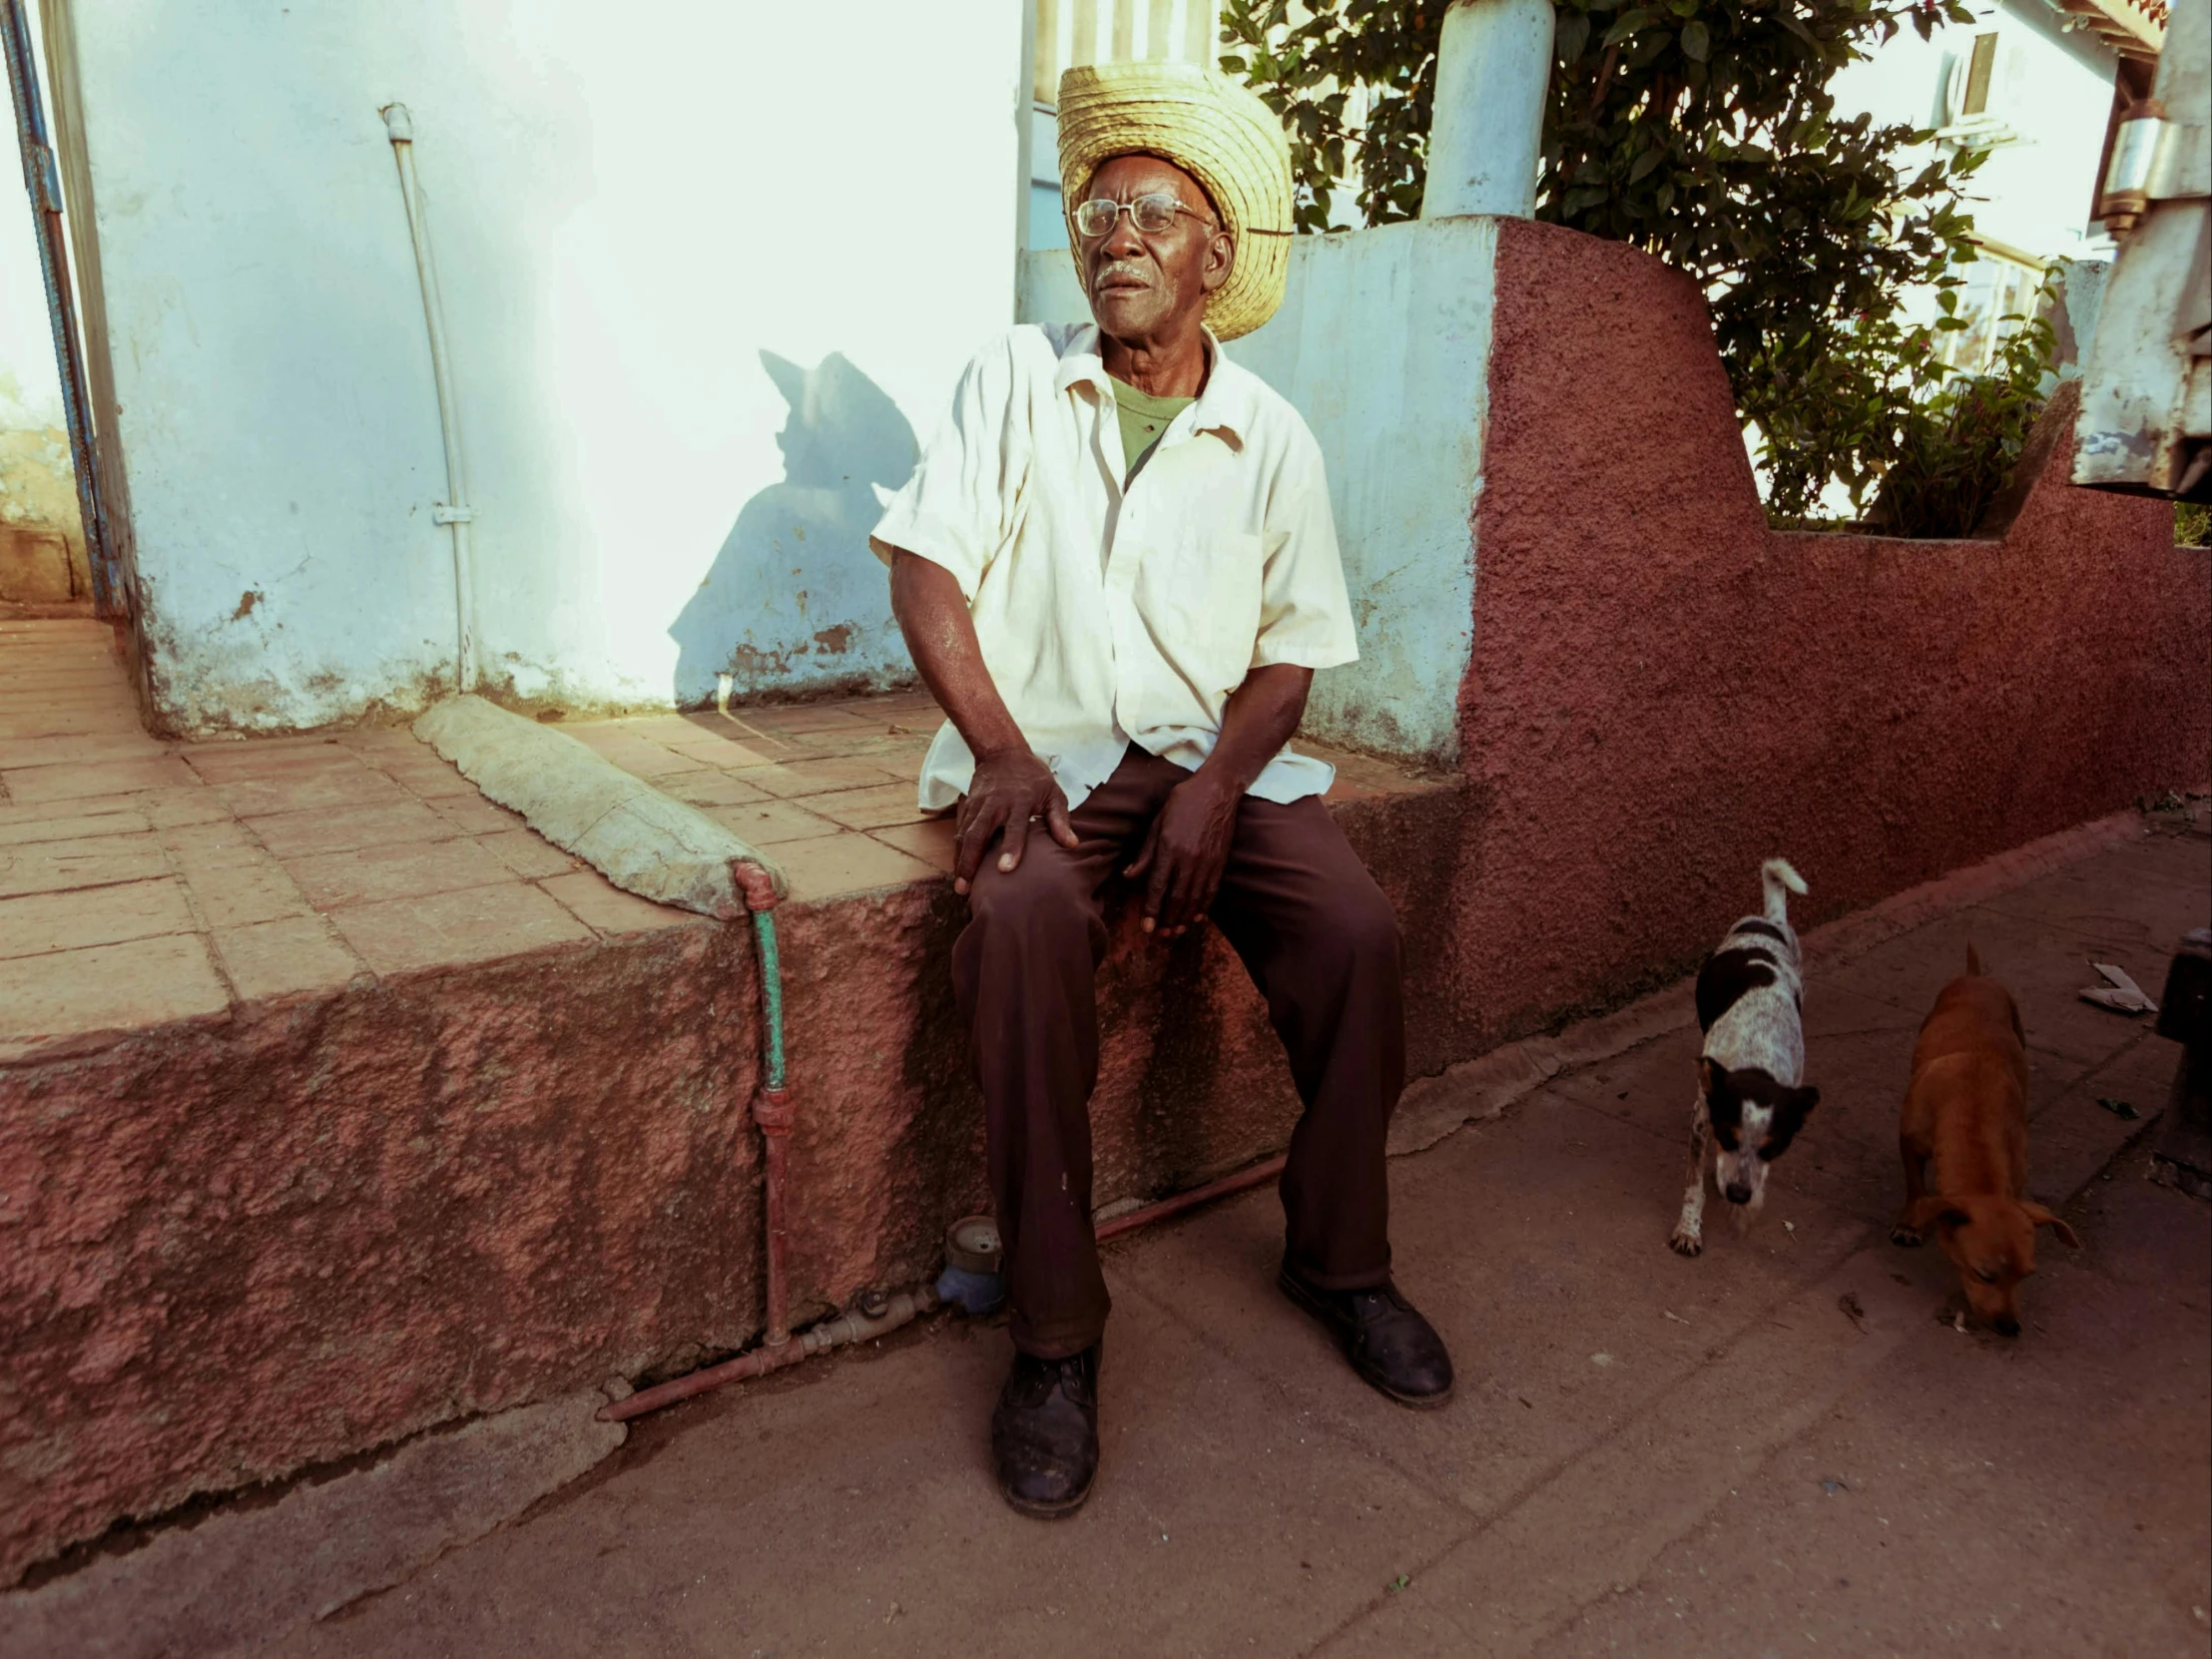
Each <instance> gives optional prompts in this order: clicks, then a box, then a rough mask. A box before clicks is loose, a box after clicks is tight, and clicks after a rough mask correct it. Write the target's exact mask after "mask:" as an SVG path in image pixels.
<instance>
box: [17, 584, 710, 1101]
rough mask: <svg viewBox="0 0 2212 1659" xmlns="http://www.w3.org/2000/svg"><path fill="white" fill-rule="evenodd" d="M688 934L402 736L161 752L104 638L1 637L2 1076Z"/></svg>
mask: <svg viewBox="0 0 2212 1659" xmlns="http://www.w3.org/2000/svg"><path fill="white" fill-rule="evenodd" d="M683 919H685V918H683V917H682V916H681V915H679V914H676V913H674V912H669V911H664V910H662V909H661V908H660V907H659V906H656V905H652V904H647V903H645V902H643V901H642V900H639V899H635V898H632V897H631V896H630V895H629V894H627V893H623V892H620V891H618V890H616V889H615V888H614V887H612V886H610V885H608V883H607V882H605V881H604V880H602V879H601V878H600V877H599V875H598V874H597V873H595V872H593V871H591V870H589V869H586V868H583V867H582V866H580V865H579V864H578V863H577V862H576V861H575V860H574V859H572V858H570V857H568V856H567V855H566V854H565V853H563V852H561V851H560V850H559V849H557V848H555V847H553V846H551V845H549V844H548V843H546V842H545V841H543V840H541V839H540V838H539V837H538V836H537V835H535V834H533V833H532V832H531V831H530V830H527V829H525V828H523V826H522V821H521V820H520V819H518V818H516V817H514V816H513V815H512V814H510V813H506V812H503V811H501V810H500V809H499V808H497V807H494V806H492V805H491V804H490V803H489V802H487V801H485V800H483V799H482V797H480V796H479V795H478V794H477V793H476V790H475V788H474V786H472V785H471V784H470V783H469V782H468V781H467V780H466V779H464V778H463V777H461V775H460V774H459V773H458V772H456V771H455V770H454V769H453V768H452V767H450V766H447V765H446V764H445V763H444V762H443V761H441V760H439V759H438V758H437V756H436V755H435V754H433V753H432V752H431V751H430V750H429V749H428V748H427V747H425V746H424V745H422V744H420V743H417V742H416V741H415V740H414V739H413V738H412V737H410V736H409V735H408V734H406V733H405V732H403V731H393V730H389V729H375V728H369V729H362V730H359V731H353V732H347V733H344V734H342V735H340V736H337V737H332V738H298V739H277V740H269V741H263V742H254V743H212V744H190V745H185V744H172V743H164V742H161V741H159V740H157V739H155V738H151V737H149V736H147V735H146V733H145V732H144V731H142V730H141V729H140V727H139V723H138V717H137V711H136V709H135V707H134V705H133V702H132V698H131V693H130V688H129V687H128V685H127V684H126V683H125V681H124V677H123V673H122V670H121V669H120V667H119V666H118V664H117V662H116V660H115V658H114V655H113V653H112V652H111V650H110V648H109V644H108V631H107V629H106V628H105V627H103V626H102V625H100V624H97V623H93V622H90V621H36V622H15V623H0V1059H6V1058H17V1057H22V1056H24V1055H26V1054H30V1053H35V1052H44V1051H46V1050H48V1049H50V1048H52V1047H53V1046H55V1045H57V1044H60V1045H64V1046H68V1045H73V1044H75V1043H81V1042H84V1041H87V1040H93V1039H96V1038H97V1037H98V1036H99V1034H101V1033H110V1032H115V1031H119V1030H124V1029H129V1028H133V1027H139V1026H145V1025H151V1024H156V1023H160V1022H163V1021H167V1020H175V1019H188V1018H192V1017H195V1016H219V1015H222V1014H223V1013H225V1012H226V1011H227V1010H228V1009H229V1008H230V1007H231V1006H232V1005H233V1004H236V1003H251V1002H255V1001H259V1000H262V999H264V998H268V997H274V996H281V995H285V994H288V993H292V992H300V991H317V990H326V989H330V988H333V987H336V986H340V985H344V984H346V983H348V982H351V981H354V980H356V979H365V978H368V977H372V976H377V975H383V974H390V973H398V972H405V971H408V970H410V969H415V968H422V967H427V966H433V965H437V964H440V963H448V962H467V961H472V960H480V959H483V958H485V957H491V956H501V955H507V954H511V953H513V952H516V951H520V950H527V949H531V948H533V947H536V946H541V945H549V944H558V943H562V942H566V941H582V940H590V939H594V938H600V937H604V936H607V935H611V934H616V933H622V932H627V931H632V930H635V929H637V928H641V927H653V926H660V925H664V924H667V923H670V922H676V921H681V920H683Z"/></svg>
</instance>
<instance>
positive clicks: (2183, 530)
mask: <svg viewBox="0 0 2212 1659" xmlns="http://www.w3.org/2000/svg"><path fill="white" fill-rule="evenodd" d="M2174 545H2175V546H2176V547H2212V507H2207V506H2206V505H2205V504H2204V503H2203V502H2201V501H2176V502H2175V503H2174Z"/></svg>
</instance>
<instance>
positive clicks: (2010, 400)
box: [1760, 289, 2053, 536]
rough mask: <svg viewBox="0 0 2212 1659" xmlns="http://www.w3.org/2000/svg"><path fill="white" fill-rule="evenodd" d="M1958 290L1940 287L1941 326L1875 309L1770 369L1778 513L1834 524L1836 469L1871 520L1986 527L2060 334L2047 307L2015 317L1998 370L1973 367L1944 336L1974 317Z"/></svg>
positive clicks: (1945, 531) (1949, 529) (1925, 531)
mask: <svg viewBox="0 0 2212 1659" xmlns="http://www.w3.org/2000/svg"><path fill="white" fill-rule="evenodd" d="M1956 299H1957V296H1956V293H1955V292H1954V291H1953V290H1950V289H1945V290H1943V291H1942V292H1941V293H1940V294H1938V295H1937V305H1938V307H1939V312H1938V315H1937V317H1936V321H1935V322H1934V323H1933V324H1919V325H1915V326H1911V327H1907V326H1905V325H1903V324H1901V323H1900V322H1899V321H1898V319H1897V315H1896V313H1895V312H1894V311H1893V312H1892V313H1890V314H1889V315H1887V316H1883V317H1869V318H1865V319H1862V320H1861V321H1860V323H1859V324H1858V325H1857V326H1856V327H1854V328H1852V329H1849V330H1847V331H1846V332H1845V333H1844V334H1843V336H1842V337H1841V339H1840V340H1839V341H1838V342H1837V344H1836V345H1835V347H1834V348H1832V349H1831V350H1830V351H1829V352H1828V353H1827V354H1826V355H1824V356H1822V357H1821V358H1819V359H1818V360H1816V361H1813V362H1810V363H1798V362H1778V363H1775V364H1772V365H1770V366H1769V367H1768V370H1767V372H1768V373H1769V374H1771V375H1772V376H1773V380H1772V383H1773V385H1774V387H1775V391H1776V395H1775V397H1774V398H1773V400H1772V402H1771V404H1770V408H1769V419H1770V420H1771V421H1772V424H1771V425H1766V426H1765V427H1764V428H1763V432H1762V437H1763V442H1762V446H1761V450H1760V460H1761V461H1762V463H1764V465H1765V466H1766V467H1767V469H1768V498H1767V504H1768V511H1769V513H1770V515H1771V516H1772V517H1773V519H1774V520H1775V522H1776V523H1778V524H1781V525H1784V526H1786V527H1791V528H1826V527H1828V525H1827V523H1826V522H1825V521H1823V520H1820V519H1818V518H1817V517H1815V516H1814V515H1816V514H1817V512H1818V510H1819V502H1820V497H1821V493H1822V491H1823V489H1824V488H1825V487H1826V485H1827V484H1828V482H1829V480H1830V479H1832V478H1834V479H1840V480H1842V481H1843V483H1844V484H1845V486H1846V488H1847V490H1848V492H1849V494H1850V496H1851V504H1852V510H1853V512H1854V513H1856V514H1858V515H1860V518H1861V519H1862V521H1863V523H1864V524H1865V526H1866V527H1867V528H1868V529H1873V530H1880V531H1882V532H1883V533H1885V534H1887V535H1893V536H1964V535H1970V534H1971V533H1972V532H1973V529H1974V526H1975V525H1976V524H1978V523H1979V522H1980V520H1981V515H1982V513H1983V512H1984V511H1985V510H1986V509H1987V507H1988V505H1989V503H1990V501H1992V500H1993V499H1994V498H1995V497H1996V495H1997V492H1998V491H2000V490H2001V489H2003V488H2004V485H2005V483H2006V481H2007V480H2008V479H2009V478H2010V477H2011V475H2012V469H2013V466H2014V464H2015V463H2016V462H2017V461H2018V460H2019V456H2020V450H2021V447H2022V446H2023V445H2024V444H2025V443H2026V441H2027V434H2028V429H2029V428H2030V427H2032V426H2033V425H2034V423H2035V417H2036V416H2037V415H2038V414H2039V413H2041V412H2042V407H2043V399H2044V387H2045V385H2046V384H2047V383H2048V381H2049V377H2050V366H2051V355H2052V344H2053V341H2052V335H2051V326H2050V324H2049V323H2048V322H2047V321H2045V320H2043V318H2042V317H2040V316H2023V315H2008V316H2006V317H2004V318H2002V319H2001V320H2002V321H2003V322H2005V323H2009V324H2011V325H2012V326H2011V331H2010V332H2009V333H2007V334H2005V335H2004V336H2003V337H2002V339H2001V340H2000V342H1999V344H1998V346H1997V350H1996V356H1995V359H1994V360H1993V361H1992V362H1991V363H1990V365H1989V368H1988V370H1987V371H1986V372H1984V373H1978V374H1966V373H1962V372H1960V371H1959V370H1957V369H1954V368H1951V367H1949V366H1947V365H1946V364H1944V363H1943V362H1942V361H1941V359H1940V358H1939V357H1938V356H1937V341H1938V339H1939V338H1940V336H1941V335H1942V334H1944V333H1947V332H1952V331H1955V330H1957V329H1960V328H1963V327H1964V326H1965V323H1964V322H1963V321H1962V320H1961V319H1960V318H1959V317H1958V316H1957V315H1956V314H1955V313H1956Z"/></svg>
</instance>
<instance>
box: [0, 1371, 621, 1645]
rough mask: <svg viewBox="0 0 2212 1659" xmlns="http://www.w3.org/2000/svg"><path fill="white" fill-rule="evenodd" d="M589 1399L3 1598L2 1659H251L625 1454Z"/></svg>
mask: <svg viewBox="0 0 2212 1659" xmlns="http://www.w3.org/2000/svg"><path fill="white" fill-rule="evenodd" d="M605 1399H606V1395H605V1394H604V1393H603V1392H602V1391H601V1390H599V1389H597V1388H593V1389H589V1390H586V1391H584V1392H582V1393H576V1394H571V1395H569V1396H567V1397H566V1398H563V1399H555V1400H548V1401H545V1402H544V1403H542V1404H538V1405H524V1406H520V1407H517V1408H516V1409H514V1410H511V1411H501V1412H498V1413H496V1414H495V1415H492V1416H488V1417H478V1418H476V1419H474V1420H473V1421H471V1422H466V1423H463V1424H462V1425H461V1426H460V1427H458V1428H456V1429H453V1430H452V1431H451V1432H449V1433H447V1432H434V1433H430V1434H425V1435H422V1436H421V1437H419V1438H417V1439H413V1440H409V1441H407V1442H406V1443H405V1444H403V1445H401V1446H399V1447H398V1448H397V1449H396V1450H394V1451H392V1452H391V1453H390V1455H388V1456H387V1457H385V1458H383V1459H382V1460H381V1461H380V1462H377V1463H375V1464H373V1465H372V1466H370V1467H368V1468H365V1469H359V1470H356V1471H354V1472H352V1473H349V1474H344V1475H340V1476H338V1477H337V1478H335V1479H328V1480H323V1481H320V1482H316V1481H313V1480H312V1479H301V1480H298V1481H296V1482H295V1483H294V1484H293V1485H292V1487H291V1489H290V1490H289V1491H286V1492H285V1493H284V1494H283V1495H282V1496H281V1497H279V1498H277V1500H276V1501H275V1502H272V1503H265V1504H259V1505H256V1504H251V1503H248V1504H240V1505H235V1506H231V1507H226V1508H223V1509H219V1510H217V1511H216V1512H215V1513H214V1514H212V1515H210V1516H208V1517H207V1518H206V1519H205V1520H202V1521H199V1522H198V1523H196V1524H193V1525H180V1526H168V1527H161V1528H158V1529H156V1530H155V1531H153V1532H152V1533H151V1534H150V1535H149V1537H148V1538H147V1541H146V1542H145V1543H144V1544H143V1545H142V1546H141V1547H139V1548H137V1549H133V1550H131V1551H130V1552H129V1553H128V1554H116V1555H105V1556H100V1557H97V1558H95V1559H94V1560H93V1561H91V1562H90V1563H88V1564H87V1565H85V1566H84V1567H82V1568H80V1569H78V1570H77V1571H75V1572H72V1573H70V1574H68V1575H67V1576H65V1577H61V1578H57V1579H55V1580H53V1581H51V1582H49V1583H47V1584H43V1585H41V1586H40V1587H39V1588H37V1589H35V1590H17V1591H12V1592H10V1593H8V1594H6V1595H0V1653H9V1654H19V1653H20V1654H34V1653H36V1654H65V1653H66V1654H71V1655H75V1656H77V1659H142V1656H143V1659H157V1656H167V1655H172V1654H187V1653H189V1654H196V1655H219V1654H245V1653H254V1652H258V1651H259V1650H261V1649H262V1648H264V1647H266V1646H268V1645H269V1644H270V1643H272V1642H274V1641H276V1640H277V1638H278V1637H280V1636H282V1635H283V1634H284V1633H285V1632H286V1631H288V1630H291V1629H293V1628H295V1627H297V1626H299V1625H302V1624H305V1623H307V1622H308V1621H309V1620H312V1619H320V1618H325V1617H327V1616H328V1615H329V1614H331V1613H333V1612H335V1611H337V1610H338V1609H339V1608H340V1607H343V1606H345V1605H346V1604H347V1603H348V1602H352V1601H356V1600H358V1599H360V1598H361V1597H362V1596H365V1595H372V1594H374V1593H375V1592H377V1591H378V1590H384V1589H388V1588H390V1587H391V1586H392V1585H394V1584H398V1583H400V1582H402V1581H403V1580H405V1579H407V1578H409V1577H411V1576H413V1575H414V1574H415V1573H417V1572H419V1571H421V1570H422V1568H424V1567H426V1566H428V1565H429V1564H430V1563H431V1562H432V1561H435V1560H436V1559H437V1558H438V1557H439V1556H441V1555H443V1554H445V1553H446V1552H447V1551H448V1550H452V1549H456V1548H459V1547H460V1546H461V1545H463V1544H468V1543H473V1542H474V1541H475V1540H476V1539H478V1538H481V1537H483V1536H484V1535H485V1534H486V1533H488V1532H491V1531H493V1530H494V1529H495V1528H497V1527H499V1526H501V1525H503V1524H504V1523H506V1522H507V1521H509V1520H511V1519H512V1518H513V1517H515V1516H516V1515H519V1514H520V1513H522V1512H523V1510H525V1509H527V1508H529V1506H530V1505H531V1504H533V1503H535V1502H536V1501H537V1500H538V1499H539V1498H541V1497H543V1496H544V1495H545V1494H546V1493H548V1492H551V1491H555V1490H557V1489H558V1488H560V1487H562V1486H565V1485H566V1484H568V1482H570V1481H571V1480H574V1479H575V1478H576V1477H577V1476H578V1475H580V1474H582V1473H583V1472H584V1471H585V1470H586V1469H589V1468H590V1467H591V1466H592V1465H593V1464H594V1463H597V1462H598V1461H599V1460H600V1459H601V1458H602V1457H604V1456H606V1455H607V1454H608V1453H609V1452H611V1451H613V1450H614V1449H615V1448H616V1447H617V1446H619V1445H621V1444H622V1443H623V1440H624V1438H625V1437H626V1433H627V1431H626V1430H625V1429H624V1428H623V1426H622V1425H621V1424H620V1423H606V1422H600V1421H598V1420H596V1415H595V1414H596V1413H597V1411H598V1409H599V1407H600V1406H601V1404H603V1403H604V1402H605Z"/></svg>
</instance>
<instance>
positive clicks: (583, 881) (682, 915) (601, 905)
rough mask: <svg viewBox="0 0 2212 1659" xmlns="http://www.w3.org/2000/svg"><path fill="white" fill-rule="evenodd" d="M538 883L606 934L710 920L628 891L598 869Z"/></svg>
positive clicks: (633, 931) (643, 930)
mask: <svg viewBox="0 0 2212 1659" xmlns="http://www.w3.org/2000/svg"><path fill="white" fill-rule="evenodd" d="M538 885H539V886H541V887H543V888H544V889H545V890H546V891H547V892H549V893H551V894H552V895H553V896H554V897H555V898H557V899H559V900H560V901H561V903H562V904H564V905H565V906H567V907H568V908H569V909H570V910H572V911H573V912H575V914H576V915H577V916H578V917H579V918H580V919H582V920H583V921H585V922H588V923H589V924H590V925H591V926H592V927H594V928H596V929H598V931H600V932H602V933H643V932H649V931H651V930H653V929H655V928H659V927H681V926H683V925H684V924H685V923H686V922H691V921H703V920H705V919H706V918H704V917H702V916H699V915H695V914H694V913H693V912H691V911H690V910H679V909H676V908H675V907H673V906H672V905H667V904H656V903H654V902H653V901H652V900H651V899H649V898H640V897H639V896H638V895H637V894H636V893H632V892H624V891H623V890H622V889H621V888H620V887H618V886H616V885H615V884H614V883H613V882H612V881H609V880H608V879H607V878H606V877H605V876H604V875H602V874H600V873H599V871H597V870H596V869H580V870H577V871H576V872H575V873H573V874H570V875H556V876H554V877H553V878H552V879H551V880H549V881H541V882H539V883H538Z"/></svg>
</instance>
